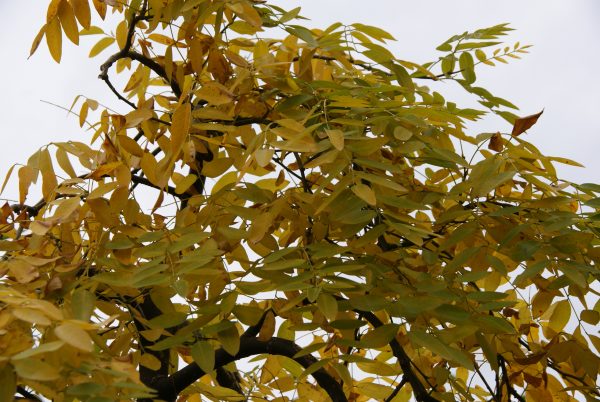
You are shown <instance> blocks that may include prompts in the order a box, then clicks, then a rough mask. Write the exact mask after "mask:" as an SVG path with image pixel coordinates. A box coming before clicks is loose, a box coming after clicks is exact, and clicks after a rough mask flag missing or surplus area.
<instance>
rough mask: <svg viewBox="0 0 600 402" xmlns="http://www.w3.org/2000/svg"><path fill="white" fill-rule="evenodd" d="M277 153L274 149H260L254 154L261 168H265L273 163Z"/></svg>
mask: <svg viewBox="0 0 600 402" xmlns="http://www.w3.org/2000/svg"><path fill="white" fill-rule="evenodd" d="M274 153H275V150H274V149H259V150H257V151H256V152H254V159H256V163H257V164H258V166H260V167H265V166H267V165H268V164H269V163H271V159H272V158H273V154H274Z"/></svg>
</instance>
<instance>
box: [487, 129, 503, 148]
mask: <svg viewBox="0 0 600 402" xmlns="http://www.w3.org/2000/svg"><path fill="white" fill-rule="evenodd" d="M488 149H491V150H492V151H496V152H502V150H503V149H504V140H503V139H502V135H500V133H496V134H494V135H492V138H490V143H489V144H488Z"/></svg>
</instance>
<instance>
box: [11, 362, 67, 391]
mask: <svg viewBox="0 0 600 402" xmlns="http://www.w3.org/2000/svg"><path fill="white" fill-rule="evenodd" d="M13 365H14V367H15V371H16V372H17V374H18V375H19V377H21V378H26V379H28V380H34V381H54V380H58V379H59V378H60V371H59V369H58V367H56V366H54V365H51V364H49V363H46V362H43V361H41V360H38V359H23V360H17V361H14V362H13ZM11 399H12V398H11ZM11 399H8V400H11Z"/></svg>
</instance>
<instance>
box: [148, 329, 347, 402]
mask: <svg viewBox="0 0 600 402" xmlns="http://www.w3.org/2000/svg"><path fill="white" fill-rule="evenodd" d="M301 350H302V348H301V347H300V346H298V345H296V344H295V343H294V342H292V341H289V340H287V339H282V338H277V337H273V338H271V339H270V340H268V341H261V340H259V339H257V338H249V337H242V338H240V350H239V352H238V353H237V354H236V355H235V356H232V355H230V354H229V353H227V352H225V350H223V349H219V350H217V351H216V352H215V367H216V368H218V367H223V366H224V365H226V364H229V363H231V362H234V361H237V360H240V359H244V358H246V357H250V356H255V355H259V354H263V353H266V354H270V355H278V356H286V357H289V358H291V359H294V360H295V361H296V362H298V363H299V364H300V365H302V366H303V367H304V368H307V367H309V366H310V365H312V364H314V363H316V362H317V359H316V358H315V357H313V356H312V355H305V356H301V357H296V358H294V356H295V355H296V353H298V352H299V351H301ZM204 374H206V373H205V372H204V371H202V369H201V368H200V367H199V366H198V365H197V364H196V363H191V364H189V365H187V366H185V367H184V368H182V369H181V370H179V371H177V372H176V373H173V374H171V375H170V376H168V377H161V378H160V379H159V380H158V381H157V382H156V383H155V384H154V385H153V388H154V389H155V390H156V392H157V393H158V398H159V399H162V400H164V401H167V402H173V401H175V400H176V398H177V395H178V394H179V393H180V392H181V391H183V390H184V389H185V388H187V387H188V386H190V385H191V384H193V383H194V382H195V381H196V380H198V379H199V378H200V377H202V376H203V375H204ZM312 376H313V377H314V379H315V380H316V381H317V384H319V386H320V387H321V388H323V389H324V390H325V392H327V394H328V395H329V397H330V398H331V400H332V401H333V402H347V401H348V399H347V398H346V395H345V394H344V391H343V389H342V386H341V385H340V384H339V383H338V382H337V381H335V379H334V378H333V377H332V376H331V375H329V374H328V373H327V372H326V371H325V370H323V369H319V370H317V371H315V372H314V373H312Z"/></svg>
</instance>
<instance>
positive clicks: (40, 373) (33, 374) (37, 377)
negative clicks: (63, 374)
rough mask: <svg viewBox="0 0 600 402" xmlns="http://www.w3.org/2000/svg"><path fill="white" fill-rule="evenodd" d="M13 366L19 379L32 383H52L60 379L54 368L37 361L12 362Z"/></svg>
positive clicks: (56, 369)
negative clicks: (32, 381)
mask: <svg viewBox="0 0 600 402" xmlns="http://www.w3.org/2000/svg"><path fill="white" fill-rule="evenodd" d="M13 366H14V367H15V371H16V372H17V374H18V375H19V377H22V378H26V379H28V380H34V381H53V380H57V379H59V378H60V372H59V371H58V368H57V367H56V366H53V365H50V364H48V363H46V362H43V361H41V360H38V359H22V360H16V361H13Z"/></svg>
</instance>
